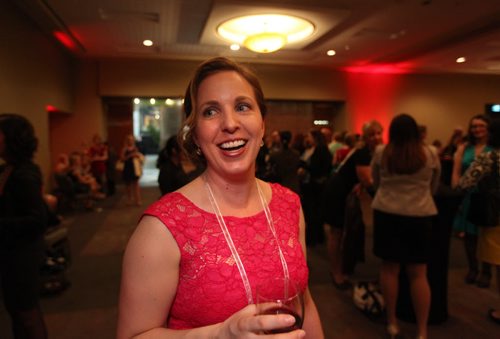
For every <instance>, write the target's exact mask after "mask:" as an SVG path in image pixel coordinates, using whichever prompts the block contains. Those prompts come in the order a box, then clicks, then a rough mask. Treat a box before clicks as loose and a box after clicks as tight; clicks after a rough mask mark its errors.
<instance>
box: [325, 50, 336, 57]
mask: <svg viewBox="0 0 500 339" xmlns="http://www.w3.org/2000/svg"><path fill="white" fill-rule="evenodd" d="M335 54H337V52H335V50H333V49H330V50H328V51H327V52H326V55H328V56H334V55H335Z"/></svg>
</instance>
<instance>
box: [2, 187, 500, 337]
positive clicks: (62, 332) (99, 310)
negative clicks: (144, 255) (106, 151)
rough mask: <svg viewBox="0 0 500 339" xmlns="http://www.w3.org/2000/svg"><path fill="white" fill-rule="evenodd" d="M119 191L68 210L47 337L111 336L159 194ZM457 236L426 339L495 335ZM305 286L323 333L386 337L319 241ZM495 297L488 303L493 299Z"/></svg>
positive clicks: (6, 329) (362, 272)
mask: <svg viewBox="0 0 500 339" xmlns="http://www.w3.org/2000/svg"><path fill="white" fill-rule="evenodd" d="M123 192H124V187H123V186H118V191H117V195H116V196H114V197H111V198H108V199H106V200H105V201H103V202H102V203H100V207H102V211H101V212H97V211H93V212H84V211H76V212H74V213H71V214H68V215H67V216H65V219H64V221H63V224H64V226H65V227H67V228H68V233H69V239H70V241H71V248H72V264H71V266H70V268H69V269H68V272H67V276H68V278H69V280H70V282H71V286H70V287H69V288H68V289H67V290H66V291H64V292H63V293H62V294H60V295H58V296H54V297H46V298H42V302H41V304H42V308H43V312H44V314H45V317H46V321H47V324H48V328H49V338H51V339H79V338H82V339H83V338H85V339H88V338H92V339H101V338H102V339H107V338H114V333H115V326H116V318H117V300H118V290H119V280H120V270H121V269H120V267H121V258H122V254H123V249H124V247H125V245H126V243H127V240H128V238H129V236H130V234H131V233H132V231H133V230H134V227H135V225H136V223H137V220H138V218H139V216H140V215H141V212H142V211H143V210H144V208H145V206H147V205H148V204H149V203H151V202H152V201H154V200H155V199H157V198H158V197H159V190H158V188H157V187H154V186H152V185H147V187H142V192H143V197H144V198H143V201H144V205H143V206H142V207H129V206H126V204H125V199H124V197H123ZM367 234H368V237H367V251H366V254H367V261H366V262H365V263H364V264H362V265H359V266H358V267H357V273H356V275H355V276H354V279H356V280H365V279H373V278H375V277H376V274H377V264H378V262H377V260H376V259H375V258H374V257H373V256H372V255H371V250H370V248H371V242H370V240H371V237H370V236H371V234H370V232H369V229H368V232H367ZM462 252H463V251H462V248H461V244H460V241H459V240H458V239H455V238H454V239H453V240H452V245H451V256H450V271H449V313H450V317H449V319H448V321H446V322H445V323H444V324H441V325H433V326H430V331H429V334H430V338H482V339H487V338H497V337H498V333H500V331H499V327H498V325H495V324H493V323H492V322H491V321H489V320H488V319H487V317H486V311H487V309H488V308H489V307H492V306H494V301H495V298H498V296H497V294H496V292H495V288H496V287H495V286H494V284H492V287H490V288H489V289H480V288H477V287H475V286H466V285H465V284H463V282H462V277H463V275H464V273H465V267H464V264H465V259H464V257H463V253H462ZM308 262H309V267H310V286H311V291H312V294H313V297H314V298H315V300H316V303H317V305H318V309H319V312H320V316H321V319H322V323H323V326H324V329H325V334H326V338H338V339H355V338H384V335H385V326H384V325H383V324H382V323H381V322H373V321H370V320H368V318H366V317H365V316H364V315H363V314H361V312H359V311H358V310H357V309H356V308H355V307H354V305H353V303H352V297H351V293H350V292H348V291H339V290H337V289H335V287H334V286H333V285H332V283H331V282H330V278H329V275H328V261H327V255H326V249H325V247H324V246H318V247H316V248H313V249H309V251H308ZM490 301H492V302H490ZM402 328H403V330H404V331H405V333H407V334H408V337H410V338H411V337H414V332H413V330H414V325H413V324H407V323H402ZM0 338H2V339H10V338H11V334H10V326H9V323H8V318H7V315H6V313H5V310H4V309H3V307H2V308H1V309H0Z"/></svg>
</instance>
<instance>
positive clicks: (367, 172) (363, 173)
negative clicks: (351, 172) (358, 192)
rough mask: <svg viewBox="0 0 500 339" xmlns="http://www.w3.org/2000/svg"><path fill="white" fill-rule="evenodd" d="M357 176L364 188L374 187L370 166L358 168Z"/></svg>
mask: <svg viewBox="0 0 500 339" xmlns="http://www.w3.org/2000/svg"><path fill="white" fill-rule="evenodd" d="M356 175H357V176H358V180H359V182H360V183H361V185H362V186H363V187H365V188H370V187H372V186H373V178H372V169H371V168H370V166H356Z"/></svg>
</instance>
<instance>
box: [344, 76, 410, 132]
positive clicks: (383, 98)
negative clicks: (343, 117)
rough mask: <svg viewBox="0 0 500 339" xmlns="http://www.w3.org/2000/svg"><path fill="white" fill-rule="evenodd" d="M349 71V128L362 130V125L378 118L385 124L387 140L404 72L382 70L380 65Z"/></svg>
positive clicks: (356, 130) (347, 82) (355, 130)
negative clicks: (363, 69) (397, 92)
mask: <svg viewBox="0 0 500 339" xmlns="http://www.w3.org/2000/svg"><path fill="white" fill-rule="evenodd" d="M359 70H360V69H357V71H346V72H345V73H344V74H345V76H346V84H347V110H348V112H350V115H349V116H348V119H349V120H348V123H349V126H350V128H351V129H352V130H353V131H354V132H356V133H361V130H362V126H363V124H364V123H366V122H367V121H369V120H373V119H375V120H377V121H378V122H380V123H381V124H382V126H384V141H387V130H388V126H389V123H390V121H391V119H392V117H393V116H394V115H395V113H397V112H394V101H395V97H396V91H397V89H398V86H399V82H400V79H401V73H386V72H380V70H381V69H380V68H370V70H372V71H368V72H361V71H359Z"/></svg>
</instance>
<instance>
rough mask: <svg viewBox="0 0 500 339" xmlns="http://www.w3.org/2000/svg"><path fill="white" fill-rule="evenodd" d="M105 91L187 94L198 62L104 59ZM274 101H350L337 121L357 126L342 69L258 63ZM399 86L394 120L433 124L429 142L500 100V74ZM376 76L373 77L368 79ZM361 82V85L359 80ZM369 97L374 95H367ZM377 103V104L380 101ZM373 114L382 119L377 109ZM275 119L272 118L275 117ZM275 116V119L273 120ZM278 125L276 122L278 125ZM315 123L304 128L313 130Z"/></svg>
mask: <svg viewBox="0 0 500 339" xmlns="http://www.w3.org/2000/svg"><path fill="white" fill-rule="evenodd" d="M99 65H100V67H99V70H100V73H99V93H100V94H101V95H120V96H134V95H138V96H140V95H145V96H149V95H151V96H155V95H157V96H182V95H183V93H184V91H185V87H186V84H187V83H188V81H189V76H190V75H191V73H192V71H193V69H194V68H195V67H196V65H197V62H191V61H167V60H152V61H144V60H138V61H134V60H104V61H101V62H100V63H99ZM251 67H252V68H253V69H254V70H255V71H256V72H257V74H258V75H259V78H260V79H261V83H262V87H263V89H264V94H265V96H266V97H267V98H269V99H291V100H341V101H344V100H346V106H345V111H344V112H341V114H339V116H338V117H337V119H336V126H335V128H336V129H353V128H354V127H355V125H354V123H353V119H352V115H353V112H356V111H357V110H356V106H357V105H359V104H360V103H359V102H350V101H348V100H349V98H350V97H351V96H350V93H349V87H348V86H347V84H346V77H345V75H344V74H342V73H341V72H337V71H333V70H329V69H321V68H314V67H296V66H278V65H252V66H251ZM374 76H376V75H373V74H370V75H367V76H366V80H364V78H363V77H362V76H361V77H359V76H358V77H357V78H356V79H357V81H358V83H357V86H359V87H362V88H365V87H366V89H363V90H364V91H366V93H365V96H363V93H362V94H361V98H359V96H357V97H356V98H357V99H356V100H359V101H362V100H364V99H363V98H364V97H366V98H369V97H370V93H368V92H371V91H376V90H377V89H376V88H372V87H370V86H366V84H365V82H368V81H373V80H372V79H373V77H374ZM394 77H396V78H397V86H396V87H395V88H394V89H392V90H391V91H390V93H388V94H387V95H388V96H389V97H387V98H384V100H385V101H388V102H389V104H390V105H389V107H388V112H386V113H387V115H388V121H389V120H390V117H392V116H393V115H394V114H397V113H402V112H405V113H409V114H411V115H413V116H414V117H415V118H416V119H417V120H418V122H419V123H421V124H425V125H427V127H428V140H429V142H431V141H432V140H434V139H436V138H438V139H441V140H442V141H443V142H445V141H446V140H447V139H448V136H449V134H450V132H451V129H453V127H455V126H458V125H461V126H464V127H466V125H467V122H468V119H469V117H471V116H472V115H474V114H478V113H482V112H483V111H484V104H486V103H488V102H500V76H488V75H458V74H443V75H395V76H394ZM368 78H370V79H368ZM355 85H356V84H355ZM367 100H369V99H367ZM374 105H375V106H376V105H377V101H376V100H375V103H374ZM371 109H373V113H372V115H370V112H367V117H371V118H377V117H378V114H379V112H377V107H372V108H371ZM270 119H271V118H270ZM271 120H272V119H271ZM273 127H274V126H273ZM309 127H311V126H304V130H307V129H308V128H309Z"/></svg>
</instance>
